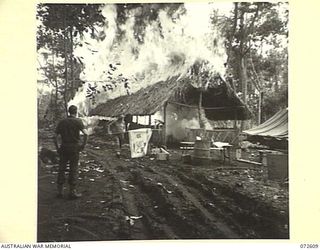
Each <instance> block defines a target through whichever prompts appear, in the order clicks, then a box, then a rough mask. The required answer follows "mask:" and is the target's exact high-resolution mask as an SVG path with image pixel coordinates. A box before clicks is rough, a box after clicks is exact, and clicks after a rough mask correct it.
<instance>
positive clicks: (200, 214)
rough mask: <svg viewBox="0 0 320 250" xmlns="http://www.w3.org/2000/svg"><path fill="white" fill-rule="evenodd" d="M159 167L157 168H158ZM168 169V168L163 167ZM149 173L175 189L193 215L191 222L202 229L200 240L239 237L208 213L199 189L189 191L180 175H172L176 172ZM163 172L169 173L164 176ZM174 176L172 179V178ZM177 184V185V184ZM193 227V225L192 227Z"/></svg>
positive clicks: (215, 216)
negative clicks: (159, 177) (165, 181)
mask: <svg viewBox="0 0 320 250" xmlns="http://www.w3.org/2000/svg"><path fill="white" fill-rule="evenodd" d="M158 167H159V166H158ZM165 167H168V166H165ZM148 169H149V171H153V172H154V173H155V174H157V175H159V176H162V177H163V178H164V179H166V180H167V181H168V182H169V184H171V186H172V187H175V191H173V192H175V193H177V194H178V195H179V199H180V201H181V202H185V203H186V204H187V211H186V212H187V213H190V212H192V214H193V216H194V217H193V220H192V221H193V222H194V223H198V224H200V225H197V226H198V227H202V228H204V230H203V231H204V232H203V235H201V236H200V238H215V239H218V238H223V239H225V238H232V239H236V238H239V235H238V234H237V233H236V232H235V231H234V230H233V229H232V228H231V227H230V226H229V225H227V224H226V223H225V222H224V221H223V220H221V218H218V216H217V215H216V214H215V213H214V211H209V210H208V209H207V208H205V205H206V204H203V203H205V201H207V199H206V198H205V197H203V196H202V195H201V194H200V193H199V191H200V190H199V189H196V190H191V189H190V188H189V187H188V186H189V185H188V183H189V182H188V181H186V180H188V179H187V178H184V179H181V178H178V179H177V177H178V176H179V175H180V174H179V175H178V174H173V173H175V172H176V171H172V169H170V171H167V170H168V168H167V169H161V170H163V171H159V170H156V169H155V168H151V167H148ZM165 172H169V173H168V174H166V173H165ZM173 176H174V177H173ZM178 183H179V184H178ZM193 226H195V225H193ZM208 229H210V230H212V231H213V232H214V231H216V233H215V234H212V233H210V234H208V232H207V231H208Z"/></svg>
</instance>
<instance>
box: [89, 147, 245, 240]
mask: <svg viewBox="0 0 320 250" xmlns="http://www.w3.org/2000/svg"><path fill="white" fill-rule="evenodd" d="M91 153H92V152H91ZM93 154H94V155H96V156H98V157H99V158H100V157H102V155H101V154H100V153H97V152H94V153H93ZM104 157H105V158H107V157H106V156H105V155H104ZM125 163H127V162H125ZM112 164H114V163H112ZM116 164H123V162H121V163H120V161H117V162H116ZM128 164H129V165H128ZM146 164H150V162H146ZM126 165H127V166H126V167H125V169H122V170H121V171H120V172H121V173H120V172H119V170H115V169H114V166H113V167H112V166H111V164H110V162H109V163H108V166H107V168H109V170H110V171H111V172H112V174H113V176H115V177H116V179H118V180H121V178H122V179H124V178H127V179H130V181H133V183H134V184H135V185H137V186H136V187H137V188H138V187H139V190H136V192H134V194H131V196H128V193H127V192H124V193H123V196H124V197H126V198H125V199H126V200H127V202H125V203H126V206H129V207H130V206H133V205H132V204H135V205H134V207H135V212H138V213H140V214H141V215H142V216H143V220H142V221H143V222H144V228H145V229H142V231H144V232H146V231H147V232H148V233H147V234H149V238H157V239H168V238H169V239H170V238H188V239H192V238H193V239H200V238H202V239H222V238H239V235H238V234H237V233H235V232H234V231H233V229H232V228H230V227H229V226H228V225H227V224H225V223H224V222H223V221H221V219H219V218H217V216H216V215H214V213H212V211H210V212H209V210H208V209H206V208H205V207H204V205H203V204H202V203H203V202H202V201H201V200H199V198H198V197H196V196H195V195H194V194H193V193H192V192H190V190H189V188H187V187H185V184H184V183H183V182H182V181H181V180H180V179H176V178H174V177H172V176H170V175H169V174H165V173H164V172H162V171H157V170H155V167H150V166H143V165H142V164H141V163H140V162H138V161H135V160H131V161H130V163H127V164H126ZM157 167H159V166H157ZM120 168H123V167H120ZM177 183H178V184H177ZM176 184H177V185H176ZM167 188H170V189H171V190H174V191H170V190H168V189H167ZM193 192H194V190H193ZM201 198H202V197H201ZM131 211H132V209H131ZM146 229H148V230H146ZM132 237H133V238H137V237H138V238H141V235H140V236H139V235H136V236H134V235H132Z"/></svg>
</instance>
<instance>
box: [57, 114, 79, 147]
mask: <svg viewBox="0 0 320 250" xmlns="http://www.w3.org/2000/svg"><path fill="white" fill-rule="evenodd" d="M83 129H84V125H83V123H82V121H81V120H80V119H79V118H75V117H71V116H69V117H68V118H65V119H63V120H61V121H60V122H59V123H58V126H57V129H56V133H57V134H60V135H61V139H62V144H77V143H79V141H80V130H83Z"/></svg>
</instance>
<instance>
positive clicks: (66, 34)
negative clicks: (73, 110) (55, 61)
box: [63, 11, 68, 115]
mask: <svg viewBox="0 0 320 250" xmlns="http://www.w3.org/2000/svg"><path fill="white" fill-rule="evenodd" d="M67 43H68V30H67V23H66V13H65V11H64V71H65V72H64V73H65V82H64V91H63V100H64V108H65V112H66V115H68V98H67V94H68V48H67Z"/></svg>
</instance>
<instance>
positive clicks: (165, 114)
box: [162, 102, 168, 146]
mask: <svg viewBox="0 0 320 250" xmlns="http://www.w3.org/2000/svg"><path fill="white" fill-rule="evenodd" d="M167 106H168V102H165V103H164V105H163V130H162V132H163V144H164V145H165V146H167Z"/></svg>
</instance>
